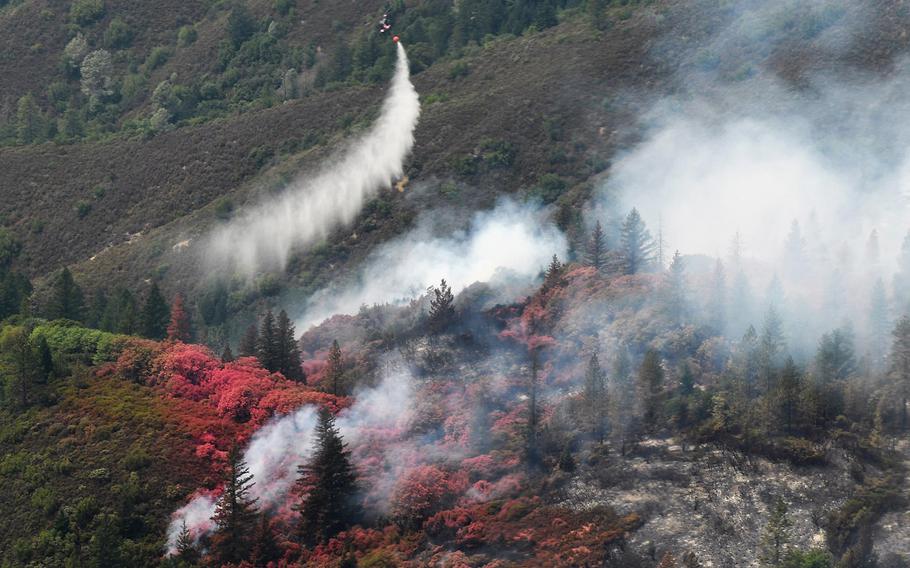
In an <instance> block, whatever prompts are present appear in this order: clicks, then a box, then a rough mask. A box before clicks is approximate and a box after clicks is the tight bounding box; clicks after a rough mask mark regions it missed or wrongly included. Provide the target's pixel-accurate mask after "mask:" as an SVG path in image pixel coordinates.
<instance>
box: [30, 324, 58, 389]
mask: <svg viewBox="0 0 910 568" xmlns="http://www.w3.org/2000/svg"><path fill="white" fill-rule="evenodd" d="M33 342H34V344H35V345H34V348H35V361H36V362H37V363H38V369H37V373H38V376H39V379H40V380H41V382H45V381H47V379H48V378H50V376H51V374H52V373H53V372H54V356H53V354H52V353H51V347H50V345H48V344H47V337H45V336H44V335H39V336H38V337H37V339H34V340H33Z"/></svg>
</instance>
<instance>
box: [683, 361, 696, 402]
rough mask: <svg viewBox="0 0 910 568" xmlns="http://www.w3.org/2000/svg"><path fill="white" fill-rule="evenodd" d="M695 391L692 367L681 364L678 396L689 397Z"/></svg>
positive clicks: (687, 364)
mask: <svg viewBox="0 0 910 568" xmlns="http://www.w3.org/2000/svg"><path fill="white" fill-rule="evenodd" d="M694 391H695V374H694V373H693V372H692V365H690V364H689V363H688V362H686V363H683V366H682V371H681V372H680V373H679V394H680V396H689V395H690V394H692V393H693V392H694Z"/></svg>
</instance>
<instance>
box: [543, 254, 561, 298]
mask: <svg viewBox="0 0 910 568" xmlns="http://www.w3.org/2000/svg"><path fill="white" fill-rule="evenodd" d="M563 268H564V267H563V265H562V264H561V263H560V262H559V258H558V257H557V256H556V255H555V254H554V255H553V260H551V261H550V265H549V266H548V267H547V272H546V274H544V279H543V287H544V290H551V289H553V288H555V287H556V286H559V284H560V282H561V280H562V272H563Z"/></svg>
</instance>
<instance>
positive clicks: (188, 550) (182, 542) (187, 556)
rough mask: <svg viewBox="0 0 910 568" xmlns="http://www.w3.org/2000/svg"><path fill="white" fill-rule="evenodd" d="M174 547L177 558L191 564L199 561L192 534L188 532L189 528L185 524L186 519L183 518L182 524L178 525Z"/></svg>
mask: <svg viewBox="0 0 910 568" xmlns="http://www.w3.org/2000/svg"><path fill="white" fill-rule="evenodd" d="M175 548H176V556H177V559H178V560H180V561H182V562H185V563H186V564H191V565H192V564H196V563H197V562H199V549H198V548H197V547H196V541H195V540H194V539H193V535H191V534H190V529H188V528H187V526H186V519H184V520H183V524H182V525H181V526H180V533H178V534H177V542H176V543H175Z"/></svg>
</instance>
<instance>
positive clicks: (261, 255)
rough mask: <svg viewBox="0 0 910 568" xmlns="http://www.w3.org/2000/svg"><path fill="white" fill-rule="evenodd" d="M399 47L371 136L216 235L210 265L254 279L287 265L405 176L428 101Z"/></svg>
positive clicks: (214, 235) (367, 135) (352, 218)
mask: <svg viewBox="0 0 910 568" xmlns="http://www.w3.org/2000/svg"><path fill="white" fill-rule="evenodd" d="M397 45H398V62H397V64H396V69H395V75H394V78H393V79H392V85H391V87H390V89H389V92H388V94H387V95H386V98H385V101H384V102H383V105H382V112H381V114H380V116H379V119H378V120H377V121H376V123H375V124H374V125H373V127H372V128H371V129H370V131H369V132H368V133H367V134H365V135H364V136H363V137H362V138H360V139H358V140H356V141H354V142H353V143H352V144H351V145H350V147H349V148H348V149H347V150H346V151H344V152H343V153H342V154H341V155H340V156H339V157H338V158H336V159H335V160H333V161H331V162H330V163H328V164H325V165H324V166H323V167H322V171H321V172H319V173H316V174H314V175H307V176H305V177H300V178H298V179H297V181H296V182H294V183H293V185H292V187H289V188H288V189H287V190H286V191H285V192H284V193H283V194H282V195H281V196H279V197H277V198H276V199H274V200H270V201H267V202H265V203H262V204H260V205H259V206H257V207H254V208H253V209H251V210H249V211H247V212H246V213H244V214H243V215H241V216H240V217H238V218H237V219H235V220H234V221H232V222H230V223H229V224H228V225H226V226H225V227H223V228H220V229H218V230H216V231H215V232H214V233H213V234H212V236H211V239H210V242H209V246H207V247H206V252H207V253H208V255H207V258H208V259H209V260H211V261H214V262H215V263H217V264H218V266H222V267H230V268H233V269H234V270H236V271H237V272H240V273H242V274H247V275H251V274H253V273H255V272H256V271H260V270H269V269H275V268H281V267H283V266H284V264H285V263H286V262H287V260H288V256H289V254H290V253H291V251H292V250H293V249H294V248H295V247H300V246H306V245H308V244H311V243H314V242H316V241H318V240H319V239H322V238H325V237H326V236H327V235H328V234H329V232H330V231H331V230H332V229H334V228H335V227H337V226H339V225H345V224H348V223H350V222H352V221H353V220H354V218H355V217H356V215H357V214H358V213H359V212H360V210H361V208H362V207H363V205H364V204H365V203H366V202H367V201H368V200H369V199H370V198H371V197H372V196H373V195H375V194H376V192H378V191H379V190H380V189H382V188H383V187H389V186H390V185H391V183H392V181H393V180H394V179H396V178H398V177H401V176H402V174H403V171H404V160H405V159H406V158H407V156H408V155H409V154H410V152H411V149H412V148H413V146H414V128H415V127H416V126H417V120H418V118H419V116H420V101H419V98H418V95H417V91H416V90H415V89H414V85H413V84H411V80H410V71H409V68H408V58H407V54H406V53H405V50H404V47H403V46H402V45H401V44H400V43H399V44H397Z"/></svg>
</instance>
